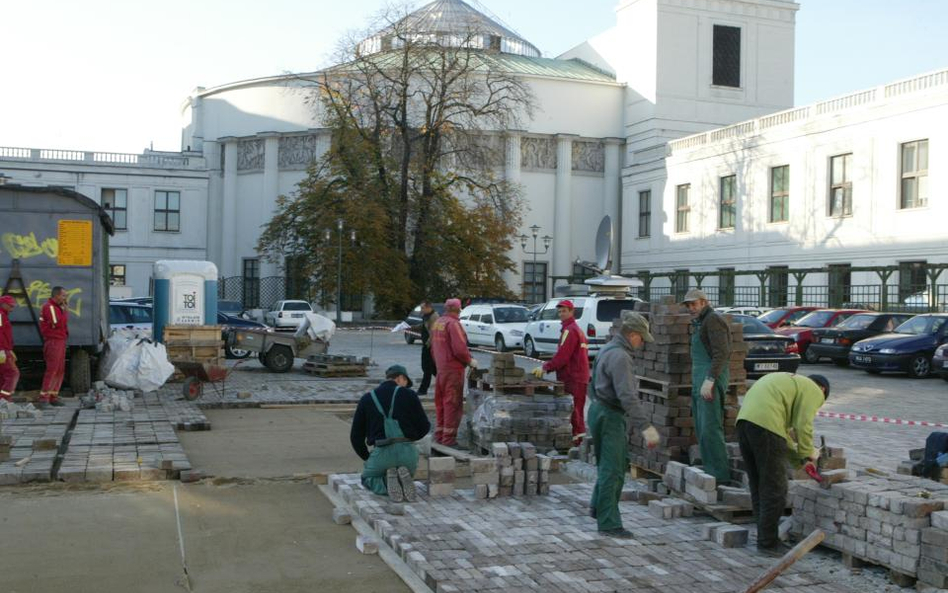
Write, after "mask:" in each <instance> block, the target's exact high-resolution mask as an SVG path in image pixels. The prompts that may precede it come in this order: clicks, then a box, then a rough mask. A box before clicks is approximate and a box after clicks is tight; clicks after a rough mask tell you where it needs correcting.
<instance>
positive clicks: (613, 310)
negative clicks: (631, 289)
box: [576, 299, 635, 321]
mask: <svg viewBox="0 0 948 593" xmlns="http://www.w3.org/2000/svg"><path fill="white" fill-rule="evenodd" d="M634 308H635V301H633V300H632V299H629V300H626V301H607V300H603V301H599V306H598V307H596V321H612V320H613V319H618V318H619V316H620V315H622V312H623V311H631V310H632V309H634ZM576 317H577V318H578V317H579V315H576Z"/></svg>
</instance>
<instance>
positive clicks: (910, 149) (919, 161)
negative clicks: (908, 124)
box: [899, 140, 928, 208]
mask: <svg viewBox="0 0 948 593" xmlns="http://www.w3.org/2000/svg"><path fill="white" fill-rule="evenodd" d="M927 205H928V140H918V141H916V142H906V143H905V144H903V145H902V192H901V201H900V202H899V207H900V208H922V207H924V206H927Z"/></svg>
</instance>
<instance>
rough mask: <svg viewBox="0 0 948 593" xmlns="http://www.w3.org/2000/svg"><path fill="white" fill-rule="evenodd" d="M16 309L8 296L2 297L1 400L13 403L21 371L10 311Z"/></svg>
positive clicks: (0, 339)
mask: <svg viewBox="0 0 948 593" xmlns="http://www.w3.org/2000/svg"><path fill="white" fill-rule="evenodd" d="M14 308H16V301H15V300H14V299H13V297H12V296H10V295H8V294H6V295H3V296H2V297H0V399H5V400H7V401H8V402H10V401H13V391H14V390H15V389H16V382H17V381H19V380H20V369H18V368H16V355H15V354H14V353H13V325H11V324H10V311H12V310H13V309H14Z"/></svg>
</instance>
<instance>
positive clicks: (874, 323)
mask: <svg viewBox="0 0 948 593" xmlns="http://www.w3.org/2000/svg"><path fill="white" fill-rule="evenodd" d="M911 318H912V314H911V313H856V314H855V315H853V316H851V317H848V318H846V319H844V320H843V321H842V322H840V324H839V325H836V326H834V327H825V328H820V329H814V330H813V342H812V343H811V344H810V347H809V349H808V350H809V352H811V353H812V354H811V356H813V357H814V358H816V359H817V360H819V359H820V358H829V359H831V360H832V361H833V363H835V364H837V365H839V366H846V365H848V364H849V350H850V348H852V347H853V344H855V343H856V342H858V341H859V340H865V339H866V338H871V337H872V336H877V335H879V334H885V333H891V332H892V331H894V330H895V328H896V327H898V326H900V325H902V324H903V323H905V322H906V321H908V320H909V319H911Z"/></svg>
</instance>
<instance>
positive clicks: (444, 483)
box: [428, 457, 456, 496]
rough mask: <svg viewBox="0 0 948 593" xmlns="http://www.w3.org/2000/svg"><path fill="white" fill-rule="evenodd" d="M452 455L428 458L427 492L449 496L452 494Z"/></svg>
mask: <svg viewBox="0 0 948 593" xmlns="http://www.w3.org/2000/svg"><path fill="white" fill-rule="evenodd" d="M455 464H456V462H455V461H454V457H430V458H429V459H428V494H429V495H430V496H451V495H452V494H454V481H455V478H456V474H455Z"/></svg>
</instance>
